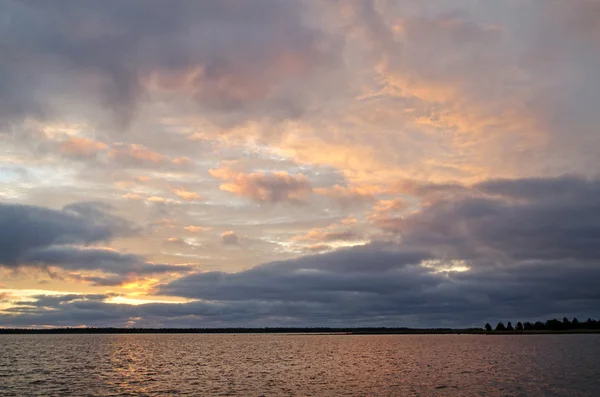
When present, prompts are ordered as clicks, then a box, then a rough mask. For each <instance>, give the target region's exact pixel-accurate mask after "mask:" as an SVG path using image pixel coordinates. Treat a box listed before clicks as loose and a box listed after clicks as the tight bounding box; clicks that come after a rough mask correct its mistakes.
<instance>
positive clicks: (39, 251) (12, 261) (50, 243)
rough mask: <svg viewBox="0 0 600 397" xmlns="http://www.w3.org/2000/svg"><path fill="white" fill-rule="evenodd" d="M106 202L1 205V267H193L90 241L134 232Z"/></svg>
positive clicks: (119, 270)
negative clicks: (156, 261)
mask: <svg viewBox="0 0 600 397" xmlns="http://www.w3.org/2000/svg"><path fill="white" fill-rule="evenodd" d="M110 211H111V207H110V206H107V205H105V204H102V203H93V202H92V203H89V202H88V203H75V204H70V205H67V206H65V207H64V208H63V209H62V210H52V209H48V208H42V207H35V206H25V205H14V204H0V266H5V267H8V268H17V267H23V266H55V267H58V268H61V269H64V270H84V271H92V270H98V271H102V272H104V273H108V274H121V275H124V274H128V273H135V274H140V275H143V274H159V273H169V272H172V273H177V272H186V271H190V270H191V267H186V266H176V265H166V264H156V265H155V264H152V263H148V262H146V261H145V260H144V259H143V258H142V257H140V256H138V255H133V254H122V253H119V252H118V251H115V250H113V249H110V248H104V247H97V246H96V247H94V246H91V247H90V246H88V245H90V244H98V243H102V242H108V241H110V240H112V239H113V238H116V237H118V236H129V235H131V234H132V233H134V229H133V228H132V226H131V224H130V223H129V222H127V221H126V220H124V219H122V218H120V217H118V216H116V215H113V214H111V213H110Z"/></svg>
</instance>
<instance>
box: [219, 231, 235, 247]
mask: <svg viewBox="0 0 600 397" xmlns="http://www.w3.org/2000/svg"><path fill="white" fill-rule="evenodd" d="M221 242H222V243H223V245H239V243H240V241H239V237H238V235H237V234H236V232H234V231H231V230H229V231H227V232H223V234H221Z"/></svg>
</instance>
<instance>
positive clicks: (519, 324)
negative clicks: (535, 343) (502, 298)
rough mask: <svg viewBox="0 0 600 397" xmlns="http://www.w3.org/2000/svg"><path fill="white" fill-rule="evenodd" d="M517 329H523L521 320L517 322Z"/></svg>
mask: <svg viewBox="0 0 600 397" xmlns="http://www.w3.org/2000/svg"><path fill="white" fill-rule="evenodd" d="M516 329H517V331H523V324H521V322H520V321H519V322H518V323H517V328H516Z"/></svg>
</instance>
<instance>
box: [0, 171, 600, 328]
mask: <svg viewBox="0 0 600 397" xmlns="http://www.w3.org/2000/svg"><path fill="white" fill-rule="evenodd" d="M599 184H600V182H599V181H598V180H597V179H584V178H578V177H575V176H564V177H557V178H546V179H521V180H493V181H486V182H483V183H480V184H476V185H474V186H465V187H464V189H465V192H463V193H461V194H459V195H450V196H447V195H442V196H439V197H437V198H435V199H432V198H431V197H430V195H429V194H427V196H428V200H429V201H427V205H425V206H424V207H423V208H422V209H421V210H420V211H419V212H414V213H411V214H410V215H407V216H406V217H404V218H392V219H391V223H390V224H392V223H393V224H395V225H396V227H395V228H393V229H387V232H388V233H392V234H393V235H394V234H396V233H399V234H401V236H400V237H401V238H400V239H396V240H394V241H390V242H378V243H370V244H368V245H365V246H359V247H352V248H348V249H342V250H338V251H334V252H331V253H326V254H322V255H313V256H306V257H302V258H298V259H294V260H287V261H279V262H272V263H267V264H263V265H260V266H257V267H254V268H251V269H248V270H243V271H240V272H236V273H227V272H222V271H211V272H204V273H196V274H191V275H188V276H185V277H182V278H180V279H178V280H175V281H171V282H169V283H166V284H163V285H160V286H158V287H157V288H156V290H155V291H154V293H155V294H157V295H173V296H180V297H185V298H189V299H196V300H198V301H195V302H189V303H182V304H162V303H152V304H144V305H140V306H131V305H115V304H111V303H108V302H105V301H104V300H90V299H72V300H70V301H68V302H62V303H56V302H52V301H46V300H43V301H42V302H43V305H42V304H39V305H36V304H29V305H19V306H18V307H13V308H12V309H9V310H8V313H10V315H0V323H1V324H4V325H21V326H23V325H40V324H56V325H74V324H76V323H81V322H85V323H86V324H89V325H123V324H125V323H126V322H127V321H128V319H130V318H138V320H136V321H137V322H136V324H138V325H140V326H157V325H161V326H162V325H165V326H224V325H225V326H241V325H246V326H274V325H291V326H293V325H297V326H310V325H314V326H316V325H340V326H348V325H387V326H440V325H448V326H472V325H474V326H481V324H484V323H485V322H486V321H489V322H492V321H498V320H505V321H508V320H511V321H519V320H520V321H523V320H532V319H533V320H535V319H545V318H548V317H562V316H563V315H568V316H577V317H587V316H594V317H597V316H599V315H600V311H599V309H598V308H600V292H599V290H598V288H597V280H599V279H600V266H598V264H599V263H600V252H599V251H598V248H597V247H598V246H599V245H598V241H597V238H598V236H600V232H599V230H600V229H599V228H598V225H600V218H598V215H597V214H598V213H600V212H598V210H599V209H600V208H598V204H599V197H600V196H598V195H597V194H596V191H597V189H598V186H599ZM385 225H386V227H387V225H389V224H385ZM466 268H470V270H468V271H465V270H467V269H466ZM69 299H70V298H69ZM47 305H50V306H47ZM52 305H53V306H52Z"/></svg>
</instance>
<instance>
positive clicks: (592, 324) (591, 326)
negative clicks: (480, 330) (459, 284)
mask: <svg viewBox="0 0 600 397" xmlns="http://www.w3.org/2000/svg"><path fill="white" fill-rule="evenodd" d="M484 329H485V330H486V332H493V331H572V330H580V329H581V330H600V321H598V320H594V319H591V318H588V319H587V320H586V321H579V320H577V318H573V320H569V319H568V318H566V317H563V319H562V321H560V320H558V319H552V320H547V321H545V322H542V321H536V322H533V323H532V322H529V321H526V322H524V323H521V322H520V321H519V322H518V323H517V324H516V325H515V326H514V327H513V325H512V323H511V322H510V321H509V322H508V324H506V325H504V323H503V322H502V321H500V322H499V323H498V324H497V325H496V327H495V328H492V326H491V325H490V323H486V324H485V327H484Z"/></svg>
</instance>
